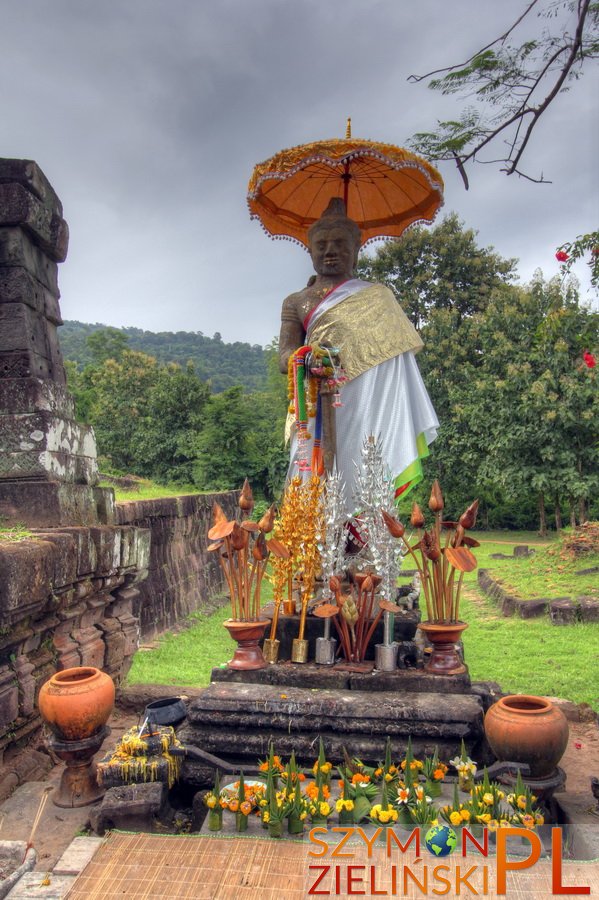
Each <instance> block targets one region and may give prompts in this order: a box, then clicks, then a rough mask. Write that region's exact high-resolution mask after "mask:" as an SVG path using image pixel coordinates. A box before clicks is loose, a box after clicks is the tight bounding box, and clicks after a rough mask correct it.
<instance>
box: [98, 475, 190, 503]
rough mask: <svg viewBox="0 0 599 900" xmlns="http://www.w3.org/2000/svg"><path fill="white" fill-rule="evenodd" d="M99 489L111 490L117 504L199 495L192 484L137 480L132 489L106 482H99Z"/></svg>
mask: <svg viewBox="0 0 599 900" xmlns="http://www.w3.org/2000/svg"><path fill="white" fill-rule="evenodd" d="M100 487H107V488H112V489H113V490H114V496H115V500H116V502H117V503H123V502H125V501H127V500H158V499H159V498H160V497H183V496H185V495H187V494H201V493H202V491H198V489H197V488H196V487H194V485H193V484H183V485H181V484H178V485H171V486H170V487H169V486H168V485H164V484H155V483H154V482H153V481H146V480H145V479H139V481H138V482H137V483H136V485H135V487H134V488H124V487H120V486H119V485H115V484H112V483H110V482H108V481H101V482H100Z"/></svg>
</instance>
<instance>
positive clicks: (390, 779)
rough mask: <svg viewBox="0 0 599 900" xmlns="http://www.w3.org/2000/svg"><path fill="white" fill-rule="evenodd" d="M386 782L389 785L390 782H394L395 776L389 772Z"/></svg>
mask: <svg viewBox="0 0 599 900" xmlns="http://www.w3.org/2000/svg"><path fill="white" fill-rule="evenodd" d="M385 781H386V782H387V783H388V782H389V781H393V775H391V773H390V772H387V774H386V775H385Z"/></svg>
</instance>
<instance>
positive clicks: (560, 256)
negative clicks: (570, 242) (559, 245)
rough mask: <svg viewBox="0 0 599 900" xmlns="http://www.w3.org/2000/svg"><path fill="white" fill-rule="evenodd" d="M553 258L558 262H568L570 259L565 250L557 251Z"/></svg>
mask: <svg viewBox="0 0 599 900" xmlns="http://www.w3.org/2000/svg"><path fill="white" fill-rule="evenodd" d="M555 258H556V259H557V261H558V262H568V260H569V259H570V257H569V256H568V254H567V253H566V251H565V250H558V251H557V253H556V254H555Z"/></svg>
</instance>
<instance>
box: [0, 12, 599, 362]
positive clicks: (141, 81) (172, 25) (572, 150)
mask: <svg viewBox="0 0 599 900" xmlns="http://www.w3.org/2000/svg"><path fill="white" fill-rule="evenodd" d="M523 7H524V0H502V3H497V0H453V2H451V3H447V2H445V3H443V2H439V0H100V2H98V0H19V2H18V3H17V2H9V0H4V2H3V3H2V12H1V18H2V26H1V28H0V109H1V116H0V133H1V135H2V145H1V149H0V153H1V155H3V156H7V157H20V158H28V159H34V160H35V161H36V162H37V163H38V164H39V166H40V167H41V168H42V170H43V171H44V172H45V174H46V175H47V177H48V178H49V179H50V181H51V183H52V185H53V186H54V188H55V190H56V192H57V193H58V195H59V197H60V198H61V200H62V202H63V205H64V214H65V218H66V219H67V221H68V223H69V227H70V232H71V241H70V249H69V255H68V257H67V260H66V262H65V263H63V264H62V266H61V268H60V273H59V278H60V286H61V292H62V299H61V308H62V314H63V317H64V318H65V319H79V320H80V321H83V322H102V323H105V324H108V325H115V326H127V325H133V326H137V327H140V328H145V329H148V330H151V331H165V330H173V331H176V330H185V331H202V332H203V333H204V334H207V335H212V334H213V333H214V332H216V331H219V332H220V333H221V334H222V336H223V339H224V340H226V341H235V340H246V341H249V342H250V343H258V344H265V343H268V342H269V341H270V340H271V339H272V337H273V336H274V335H275V334H276V333H278V328H279V314H280V305H281V301H282V299H283V297H285V296H286V295H287V294H288V293H290V292H291V291H293V290H297V289H299V288H300V287H302V286H303V285H304V284H305V282H306V280H307V278H308V276H309V274H310V273H311V271H312V269H311V264H310V259H309V257H308V255H307V254H306V253H305V252H304V251H303V250H302V249H301V248H300V247H299V246H296V245H293V244H290V243H288V242H284V241H272V240H270V239H269V238H268V237H267V236H266V235H265V234H264V233H263V231H262V230H261V228H260V227H259V225H258V224H257V223H256V222H252V221H250V219H249V214H248V212H247V207H246V199H245V197H246V188H247V182H248V179H249V176H250V174H251V171H252V168H253V166H254V164H255V163H257V162H260V161H262V160H264V159H266V158H268V157H270V156H271V155H273V154H274V153H275V152H277V151H278V150H281V149H283V148H285V147H290V146H294V145H297V144H302V143H304V142H308V141H315V140H319V139H325V138H331V137H343V136H344V132H345V120H346V117H347V116H348V115H350V116H351V117H352V121H353V136H354V137H356V138H360V137H364V138H372V139H373V140H379V141H388V142H392V143H396V144H399V145H403V144H404V143H405V142H406V140H407V139H408V138H409V137H410V136H411V135H412V134H413V133H414V132H416V131H419V130H431V129H432V128H434V125H435V122H436V120H437V119H440V118H447V117H449V116H450V115H451V113H452V112H453V111H454V109H455V107H450V106H449V105H448V101H447V99H445V98H443V97H442V96H441V95H438V94H437V93H436V92H433V91H430V90H428V89H427V87H426V86H425V84H420V85H414V84H409V83H408V82H407V78H408V76H409V75H410V74H411V73H423V72H427V71H429V70H431V69H433V68H435V67H437V66H440V65H443V64H450V63H456V62H461V61H462V60H463V59H465V58H466V57H467V56H468V55H469V54H471V53H472V52H473V51H475V50H477V49H479V47H480V46H482V45H483V44H484V43H486V42H488V41H489V40H490V39H492V38H493V37H495V36H496V35H497V34H498V33H500V32H501V31H502V30H504V29H505V27H506V26H507V25H508V24H510V23H511V21H512V19H514V18H516V17H517V15H518V14H519V13H520V12H521V11H522V9H523ZM597 97H599V82H598V79H597V70H596V69H595V71H593V72H591V71H590V70H587V71H586V74H585V76H584V77H583V78H582V79H581V80H580V81H579V82H578V83H576V84H575V85H574V86H573V88H572V90H571V91H570V92H569V93H567V94H564V95H562V96H561V97H559V98H558V100H557V101H556V103H554V104H553V106H552V107H551V109H550V111H549V112H548V114H547V116H546V117H545V119H544V120H541V124H540V126H539V129H538V131H537V132H536V133H535V137H534V140H533V143H532V145H531V149H530V152H529V154H528V157H527V158H526V165H527V171H529V172H531V173H532V174H538V173H539V172H541V171H542V172H543V173H544V175H545V177H546V178H549V179H552V181H553V183H552V184H547V185H535V184H531V183H530V182H527V181H524V180H522V179H517V178H516V176H511V177H510V178H507V177H506V176H505V175H502V174H500V173H499V171H498V168H497V167H493V166H477V167H475V168H474V169H472V170H471V171H470V180H471V188H470V191H469V192H466V191H465V190H464V188H463V186H462V183H461V180H460V178H459V176H458V175H457V174H456V173H455V170H454V168H453V166H451V165H449V164H442V165H441V167H440V171H441V173H442V175H443V177H444V180H445V185H446V192H445V207H444V209H443V210H442V211H441V213H440V216H442V215H443V214H445V213H447V212H450V211H455V212H457V213H458V215H459V216H460V217H461V219H462V220H463V221H464V222H465V224H466V225H467V226H468V227H472V228H474V229H475V230H477V231H478V233H479V238H478V239H479V243H480V244H481V245H482V246H490V245H493V246H494V247H495V249H496V250H497V251H498V252H499V253H500V254H501V255H502V256H505V257H518V258H519V259H520V264H519V269H518V271H519V273H520V277H521V280H522V281H527V280H529V279H530V277H531V275H532V273H533V271H534V270H535V269H536V268H538V267H540V268H542V269H543V272H544V274H545V276H546V277H547V278H549V277H551V276H553V275H555V274H556V273H557V272H558V264H557V262H556V261H555V258H554V253H555V248H556V247H557V246H558V245H559V244H561V243H563V242H564V241H566V240H569V239H571V238H573V237H575V236H576V235H577V234H580V233H582V232H585V231H589V230H591V229H594V228H596V227H597V219H598V206H599V166H598V165H597V161H598V159H599V133H598V130H599V125H598V121H599V118H598V116H597V111H598V110H597V105H598V104H597ZM578 271H579V274H581V275H584V273H585V270H584V268H582V267H581V268H580V269H579V270H578ZM587 284H588V280H587ZM583 293H585V294H586V286H585V290H584V292H583Z"/></svg>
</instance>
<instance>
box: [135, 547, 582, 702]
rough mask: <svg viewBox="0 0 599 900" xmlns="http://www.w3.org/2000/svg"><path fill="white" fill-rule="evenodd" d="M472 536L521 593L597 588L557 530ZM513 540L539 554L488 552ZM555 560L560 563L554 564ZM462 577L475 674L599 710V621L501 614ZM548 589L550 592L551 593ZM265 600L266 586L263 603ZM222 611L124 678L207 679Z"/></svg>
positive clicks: (219, 643) (483, 562) (145, 656)
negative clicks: (545, 534)
mask: <svg viewBox="0 0 599 900" xmlns="http://www.w3.org/2000/svg"><path fill="white" fill-rule="evenodd" d="M476 537H477V539H478V540H480V541H481V546H480V547H479V548H478V549H477V550H476V556H477V559H478V561H479V566H480V567H482V568H489V569H492V570H493V571H494V573H496V574H499V571H500V569H499V567H500V564H501V566H502V567H503V568H502V569H501V571H502V572H505V573H507V574H509V577H510V579H511V581H510V583H511V584H512V586H513V588H514V590H515V591H516V592H517V593H519V594H521V596H526V594H524V590H525V588H526V586H527V585H528V584H534V585H535V588H534V591H533V589H532V588H531V591H532V593H531V594H530V596H539V595H540V594H542V595H543V596H562V595H566V594H574V595H575V594H580V593H591V592H592V591H596V582H597V576H596V575H595V576H592V578H594V582H595V584H591V585H590V589H589V590H587V587H585V586H584V585H586V582H585V579H584V578H581V577H578V576H575V575H574V574H573V571H574V568H573V567H570V566H568V565H567V564H566V563H565V562H564V560H562V557H561V555H560V544H559V542H558V540H557V538H556V537H555V536H554V537H553V538H552V539H545V540H541V539H539V537H538V536H537V535H534V534H531V533H524V532H488V533H482V532H481V533H477V534H476ZM516 544H528V545H529V546H531V547H533V546H534V547H535V549H536V550H537V553H536V554H535V555H534V556H532V557H529V558H525V559H522V560H512V559H510V560H493V559H491V558H490V557H491V554H492V553H506V554H511V552H512V549H513V547H514V546H515V545H516ZM594 564H597V563H594V562H592V561H591V559H590V556H589V555H587V556H585V557H583V558H582V560H581V559H579V560H578V561H577V563H576V566H577V567H578V568H588V567H590V566H591V565H594ZM407 565H408V564H406V566H407ZM561 565H564V566H565V568H564V569H563V570H561V571H560V570H559V569H558V567H559V566H561ZM543 573H545V574H543ZM501 577H502V578H504V575H503V574H502V575H501ZM465 584H466V590H465V595H464V597H463V600H462V605H461V612H460V618H462V619H464V621H466V622H468V623H469V627H468V629H467V630H466V631H465V632H464V638H463V639H464V646H465V651H466V660H467V663H468V666H469V669H470V674H471V676H472V678H473V679H474V680H477V681H483V680H484V681H497V682H499V684H500V685H501V686H502V688H503V690H505V691H510V692H514V693H531V694H539V695H546V696H559V697H565V698H567V699H568V700H573V701H574V702H576V703H582V702H586V703H590V704H591V705H592V706H593V707H594V708H595V709H599V679H598V678H597V675H596V673H597V670H598V668H599V623H589V624H584V625H583V624H579V625H568V626H556V625H552V624H551V623H550V620H549V618H548V617H547V618H545V617H543V618H541V619H527V620H523V619H519V618H505V617H503V616H502V615H501V613H500V612H499V610H498V608H497V607H496V606H494V605H493V603H492V602H491V601H489V600H488V599H486V598H485V597H484V596H483V595H482V594H481V593H480V591H479V590H478V588H477V583H476V572H473V573H471V574H470V575H469V576H468V579H467V581H466V583H465ZM537 585H539V588H538V589H537ZM264 587H265V589H266V588H267V585H266V584H265V585H264ZM554 589H555V591H556V593H549V592H550V591H553V590H554ZM267 599H268V592H267V590H265V591H264V602H266V601H267ZM228 616H229V607H228V605H227V606H225V607H224V608H223V609H221V610H219V611H217V612H216V613H214V614H213V615H211V616H202V615H201V614H195V615H194V616H192V617H191V619H190V628H189V629H186V630H185V631H182V632H180V633H179V634H176V635H172V634H168V635H165V636H164V637H163V638H162V639H161V641H160V644H159V647H158V648H157V649H154V650H145V651H139V652H138V653H136V655H135V657H134V660H133V666H132V668H131V671H130V673H129V677H128V681H129V683H130V684H136V683H142V684H151V683H155V684H177V685H190V686H201V685H204V684H208V683H209V681H210V671H211V669H212V668H213V667H214V666H218V665H221V664H224V663H226V661H227V660H228V659H230V658H231V656H232V654H233V650H234V644H233V642H232V641H231V639H230V638H229V635H228V634H227V632H226V631H225V629H224V628H223V626H222V622H223V621H224V620H225V619H226V618H228Z"/></svg>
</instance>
